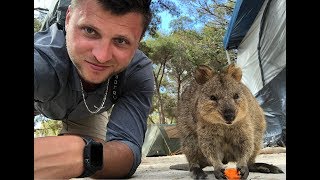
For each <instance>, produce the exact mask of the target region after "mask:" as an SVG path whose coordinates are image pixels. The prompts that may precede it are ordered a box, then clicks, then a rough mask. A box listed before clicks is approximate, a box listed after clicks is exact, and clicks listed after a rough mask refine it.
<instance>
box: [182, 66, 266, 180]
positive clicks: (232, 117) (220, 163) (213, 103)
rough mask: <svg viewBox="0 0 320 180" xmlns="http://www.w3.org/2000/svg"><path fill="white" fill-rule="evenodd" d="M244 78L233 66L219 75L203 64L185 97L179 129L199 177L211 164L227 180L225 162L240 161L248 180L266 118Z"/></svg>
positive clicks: (242, 173)
mask: <svg viewBox="0 0 320 180" xmlns="http://www.w3.org/2000/svg"><path fill="white" fill-rule="evenodd" d="M241 77H242V72H241V69H240V68H238V67H236V66H235V65H234V64H231V65H229V66H228V67H226V68H225V69H224V70H223V71H222V72H220V73H219V72H215V71H213V70H212V69H211V68H209V67H208V66H199V67H198V68H197V70H196V72H195V80H194V81H192V82H191V84H190V85H189V86H188V87H187V88H186V89H185V91H184V92H183V93H182V95H181V101H180V103H179V105H178V114H177V128H178V130H179V133H180V137H181V145H182V149H181V150H182V152H183V153H184V154H185V155H186V157H187V160H188V163H189V168H190V171H191V172H192V173H193V177H194V178H196V179H199V178H205V177H206V176H207V175H206V174H205V173H204V172H203V170H202V168H204V167H206V166H209V165H212V166H213V167H214V175H215V177H216V178H218V179H220V178H225V176H224V173H223V172H224V168H225V167H224V164H226V163H228V162H236V166H237V168H238V169H239V170H240V173H241V175H242V178H244V179H246V178H247V176H248V174H249V168H250V166H253V165H254V164H255V158H256V156H257V154H258V153H259V151H260V149H261V148H262V143H263V135H264V133H265V130H266V121H265V116H264V113H263V110H262V108H261V107H260V106H259V104H258V102H257V101H256V99H255V97H254V96H253V95H252V93H251V92H250V90H249V89H248V88H247V87H246V86H245V85H244V84H243V83H242V82H241ZM262 171H263V170H262Z"/></svg>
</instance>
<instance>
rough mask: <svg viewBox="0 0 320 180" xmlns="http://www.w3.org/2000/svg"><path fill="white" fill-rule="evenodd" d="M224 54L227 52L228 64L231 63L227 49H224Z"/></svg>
mask: <svg viewBox="0 0 320 180" xmlns="http://www.w3.org/2000/svg"><path fill="white" fill-rule="evenodd" d="M226 54H227V59H228V64H231V60H230V56H229V53H228V50H226Z"/></svg>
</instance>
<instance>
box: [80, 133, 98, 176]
mask: <svg viewBox="0 0 320 180" xmlns="http://www.w3.org/2000/svg"><path fill="white" fill-rule="evenodd" d="M82 139H83V140H84V142H85V146H84V149H83V167H84V170H83V173H82V174H81V175H80V176H79V177H78V178H84V177H90V176H92V175H93V174H95V173H96V172H97V171H98V170H101V169H102V167H103V145H102V143H100V142H96V141H94V140H93V139H92V138H89V137H82Z"/></svg>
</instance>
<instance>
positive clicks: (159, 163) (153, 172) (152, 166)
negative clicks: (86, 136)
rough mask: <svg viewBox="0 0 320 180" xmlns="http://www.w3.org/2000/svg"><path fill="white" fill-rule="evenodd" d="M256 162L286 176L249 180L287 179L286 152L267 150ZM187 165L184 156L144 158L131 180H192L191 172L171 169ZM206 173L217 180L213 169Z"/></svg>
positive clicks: (254, 175) (256, 176)
mask: <svg viewBox="0 0 320 180" xmlns="http://www.w3.org/2000/svg"><path fill="white" fill-rule="evenodd" d="M256 162H264V163H270V164H273V165H276V166H278V167H279V168H280V169H281V170H282V171H283V172H284V174H263V173H250V174H249V176H248V180H258V179H263V180H283V179H286V152H285V148H282V149H272V150H271V149H265V150H264V152H263V153H262V154H259V155H258V157H257V159H256ZM183 163H187V160H186V158H185V156H184V155H183V154H180V155H172V156H162V157H144V158H142V162H141V164H140V166H139V167H138V169H137V171H136V173H135V174H134V176H133V177H132V178H131V179H190V180H191V179H192V178H191V177H190V174H189V171H183V170H171V169H169V167H170V166H171V165H175V164H183ZM227 166H228V167H235V164H234V163H229V164H228V165H227ZM204 171H205V172H206V173H207V174H208V179H215V178H214V175H213V167H206V168H205V169H204Z"/></svg>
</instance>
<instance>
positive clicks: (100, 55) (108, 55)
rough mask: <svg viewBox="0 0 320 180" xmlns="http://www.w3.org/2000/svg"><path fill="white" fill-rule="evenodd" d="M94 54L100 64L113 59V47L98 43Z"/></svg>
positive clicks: (93, 51) (106, 43)
mask: <svg viewBox="0 0 320 180" xmlns="http://www.w3.org/2000/svg"><path fill="white" fill-rule="evenodd" d="M92 54H93V55H94V57H95V58H96V59H97V61H99V62H100V63H105V62H107V61H109V60H111V59H112V45H111V44H110V43H109V42H105V43H98V44H97V45H96V46H95V47H94V48H93V50H92Z"/></svg>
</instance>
